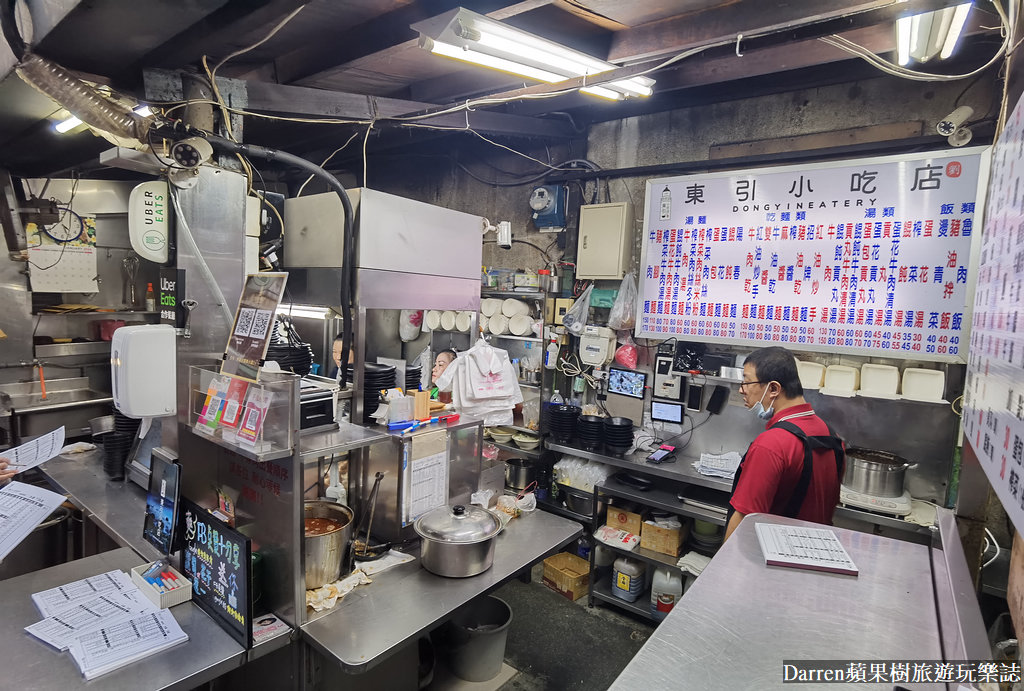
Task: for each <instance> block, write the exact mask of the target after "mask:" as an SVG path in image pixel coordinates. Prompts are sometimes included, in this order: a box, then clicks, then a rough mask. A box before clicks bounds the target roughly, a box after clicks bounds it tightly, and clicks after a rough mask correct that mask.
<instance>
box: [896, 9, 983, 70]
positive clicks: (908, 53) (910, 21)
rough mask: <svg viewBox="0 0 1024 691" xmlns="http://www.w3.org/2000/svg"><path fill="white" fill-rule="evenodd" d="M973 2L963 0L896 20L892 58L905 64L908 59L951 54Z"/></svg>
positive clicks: (907, 62)
mask: <svg viewBox="0 0 1024 691" xmlns="http://www.w3.org/2000/svg"><path fill="white" fill-rule="evenodd" d="M973 4H974V3H971V2H965V3H963V4H961V5H956V6H954V7H946V8H945V9H941V10H935V11H934V12H922V13H921V14H915V15H913V16H910V17H900V18H899V19H897V20H896V61H897V62H898V63H899V64H900V65H903V66H906V65H908V64H910V61H911V60H915V61H917V62H920V63H924V62H928V61H929V60H931V59H932V58H934V57H935V56H936V55H938V56H939V59H940V60H945V59H946V58H948V57H950V56H951V55H953V51H954V50H956V45H957V43H958V42H959V41H960V35H961V34H962V33H963V31H964V24H966V23H967V16H968V15H969V14H970V12H971V5H973Z"/></svg>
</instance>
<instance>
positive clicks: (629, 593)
mask: <svg viewBox="0 0 1024 691" xmlns="http://www.w3.org/2000/svg"><path fill="white" fill-rule="evenodd" d="M643 589H644V564H643V562H640V561H634V560H632V559H627V558H626V557H619V558H618V559H616V560H615V564H614V565H613V566H612V595H614V596H615V597H617V598H619V599H621V600H625V601H626V602H635V601H636V599H637V598H638V597H640V593H641V592H643Z"/></svg>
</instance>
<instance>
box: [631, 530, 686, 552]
mask: <svg viewBox="0 0 1024 691" xmlns="http://www.w3.org/2000/svg"><path fill="white" fill-rule="evenodd" d="M689 534H690V522H689V521H683V525H682V526H680V527H679V528H661V527H659V526H656V525H651V524H650V523H644V524H643V527H642V528H641V531H640V546H641V547H643V548H644V549H649V550H651V551H653V552H660V553H661V554H667V555H669V556H670V557H678V556H679V553H680V552H682V547H683V542H685V541H686V538H687V536H688V535H689Z"/></svg>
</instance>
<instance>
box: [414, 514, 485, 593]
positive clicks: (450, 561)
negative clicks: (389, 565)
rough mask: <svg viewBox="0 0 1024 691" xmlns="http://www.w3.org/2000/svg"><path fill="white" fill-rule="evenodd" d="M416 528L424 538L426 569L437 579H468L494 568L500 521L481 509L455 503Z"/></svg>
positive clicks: (422, 552)
mask: <svg viewBox="0 0 1024 691" xmlns="http://www.w3.org/2000/svg"><path fill="white" fill-rule="evenodd" d="M413 528H414V529H415V530H416V534H417V535H419V536H420V537H421V538H423V540H422V545H421V549H420V559H422V561H423V568H425V569H426V570H427V571H430V572H431V573H436V574H437V575H438V576H448V577H450V578H465V577H467V576H475V575H477V574H478V573H483V572H484V571H486V570H487V569H489V568H491V563H492V562H493V561H494V538H495V537H497V535H498V533H499V532H501V520H500V519H499V518H498V517H497V516H495V515H494V514H493V513H491V512H490V511H488V510H487V509H484V508H481V507H479V506H473V505H469V506H466V505H462V504H456V505H454V506H447V505H446V506H439V507H437V508H436V509H432V510H430V511H428V512H426V513H425V514H423V515H422V516H420V517H419V518H417V519H416V522H415V523H414V524H413Z"/></svg>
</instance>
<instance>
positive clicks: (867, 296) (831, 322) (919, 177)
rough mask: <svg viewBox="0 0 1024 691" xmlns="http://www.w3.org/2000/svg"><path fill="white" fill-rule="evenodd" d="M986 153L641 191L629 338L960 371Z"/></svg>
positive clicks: (878, 160)
mask: <svg viewBox="0 0 1024 691" xmlns="http://www.w3.org/2000/svg"><path fill="white" fill-rule="evenodd" d="M986 183H987V150H986V149H983V148H973V149H961V150H953V151H941V152H931V153H928V154H911V155H900V156H886V157H875V158H868V159H859V160H847V161H840V162H832V163H817V164H808V165H799V166H784V167H776V168H764V169H758V170H748V171H735V172H727V173H712V174H707V175H687V176H681V177H674V178H665V179H660V180H651V181H649V182H648V184H647V201H646V213H645V223H644V238H643V243H642V245H643V260H642V262H641V265H640V277H639V290H638V304H637V326H636V335H637V336H641V337H646V338H657V339H665V338H670V337H676V338H679V339H680V340H694V341H700V342H718V343H731V344H739V345H746V346H751V347H755V346H766V345H783V346H788V347H792V348H794V349H796V350H825V351H829V352H847V353H852V354H860V355H868V354H870V355H875V356H877V355H885V354H890V355H892V356H894V357H912V358H914V359H918V360H932V361H945V362H964V361H966V352H967V347H966V346H967V340H966V339H967V336H968V333H969V326H970V307H971V305H972V304H973V282H974V279H975V275H976V266H977V253H978V245H979V242H978V240H979V238H980V235H981V233H980V231H981V211H982V202H983V199H984V197H983V195H982V194H981V193H980V192H983V191H984V185H985V184H986Z"/></svg>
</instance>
